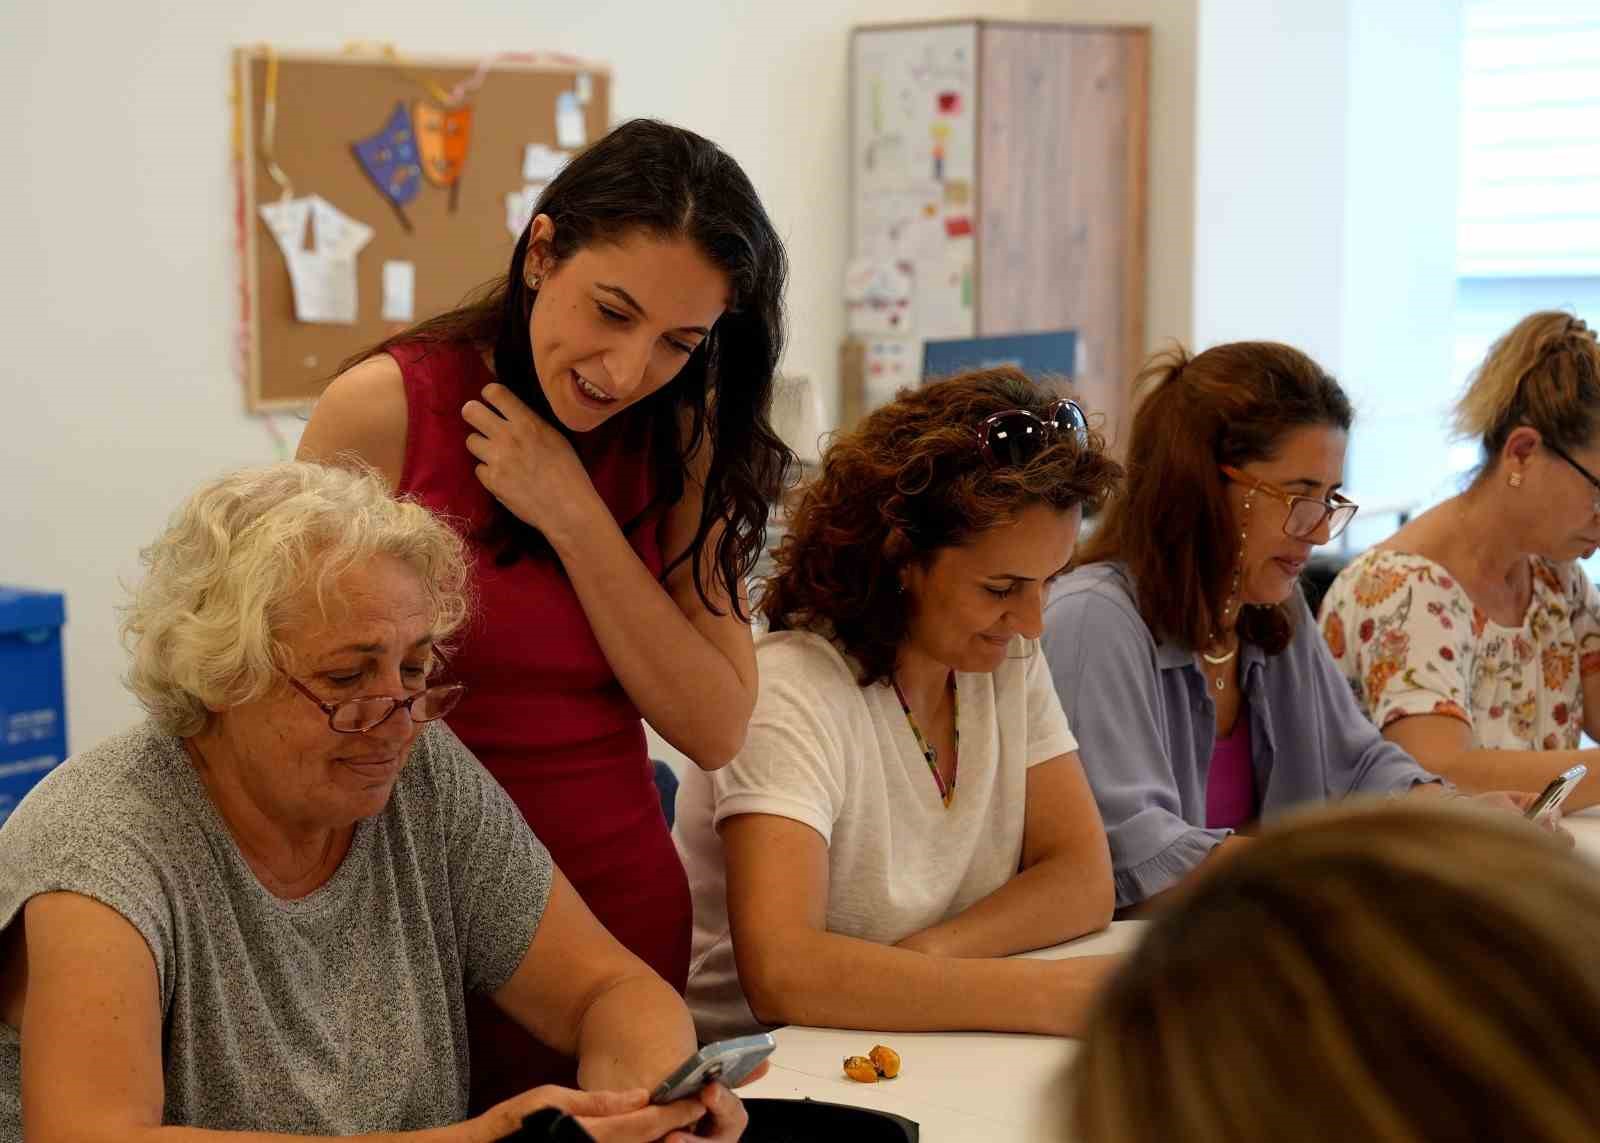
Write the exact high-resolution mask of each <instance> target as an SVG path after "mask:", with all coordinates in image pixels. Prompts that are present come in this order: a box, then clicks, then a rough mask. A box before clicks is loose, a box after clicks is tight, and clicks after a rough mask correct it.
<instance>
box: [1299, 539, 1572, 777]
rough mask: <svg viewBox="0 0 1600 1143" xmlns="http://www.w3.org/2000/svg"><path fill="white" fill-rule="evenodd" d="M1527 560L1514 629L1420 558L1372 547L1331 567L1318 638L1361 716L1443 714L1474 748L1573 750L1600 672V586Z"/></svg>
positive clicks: (1383, 719) (1381, 722) (1567, 568)
mask: <svg viewBox="0 0 1600 1143" xmlns="http://www.w3.org/2000/svg"><path fill="white" fill-rule="evenodd" d="M1529 558H1530V560H1531V561H1532V563H1533V598H1532V600H1531V601H1530V602H1529V605H1528V611H1527V614H1526V615H1525V616H1524V617H1523V621H1522V626H1521V627H1502V626H1500V625H1499V624H1498V623H1494V622H1492V621H1491V620H1490V619H1489V617H1488V616H1487V615H1485V614H1484V613H1483V612H1482V611H1479V610H1478V608H1477V607H1475V606H1474V605H1473V602H1472V600H1470V599H1469V598H1467V593H1466V592H1465V591H1463V590H1462V588H1461V585H1460V584H1458V583H1457V582H1456V580H1455V577H1453V576H1452V575H1451V574H1450V573H1449V571H1447V570H1446V569H1445V567H1444V566H1443V565H1442V564H1437V563H1434V562H1433V561H1432V560H1430V559H1427V558H1425V557H1423V556H1418V555H1412V554H1409V553H1406V552H1394V551H1388V550H1384V549H1380V548H1373V549H1371V550H1369V551H1367V552H1364V553H1363V554H1362V555H1360V556H1359V557H1357V558H1356V559H1355V560H1353V561H1352V562H1351V563H1350V565H1349V566H1348V567H1346V568H1345V569H1344V570H1343V571H1342V572H1340V573H1339V577H1338V579H1336V580H1334V582H1333V586H1332V587H1331V588H1329V590H1328V594H1327V597H1326V598H1325V599H1324V600H1323V603H1322V634H1323V638H1325V639H1326V640H1327V642H1328V649H1329V650H1330V651H1332V652H1333V658H1334V661H1335V662H1336V663H1337V664H1338V667H1339V670H1340V671H1341V672H1342V673H1343V674H1344V676H1345V679H1346V681H1347V682H1349V684H1350V688H1351V690H1353V691H1354V692H1355V696H1356V702H1357V703H1359V704H1360V705H1361V708H1362V709H1363V710H1365V711H1366V712H1367V717H1368V718H1370V719H1372V721H1373V722H1375V723H1376V724H1377V725H1378V726H1380V727H1384V726H1388V725H1389V724H1390V723H1391V722H1394V721H1395V720H1396V719H1401V718H1405V717H1406V716H1407V715H1412V714H1442V715H1447V716H1449V717H1451V718H1459V719H1460V720H1461V721H1462V722H1465V723H1466V724H1467V725H1468V726H1470V727H1471V728H1472V740H1473V746H1474V747H1477V748H1486V749H1499V750H1574V749H1576V748H1577V746H1578V740H1579V737H1580V735H1581V734H1582V733H1583V679H1584V678H1586V677H1587V676H1589V675H1592V674H1594V673H1595V672H1596V671H1600V592H1597V591H1596V590H1595V586H1594V584H1593V583H1592V582H1590V580H1589V577H1588V576H1587V575H1585V574H1584V571H1583V569H1582V568H1581V567H1579V566H1578V565H1577V564H1575V563H1569V564H1557V563H1554V562H1552V561H1550V560H1545V559H1539V558H1536V557H1529Z"/></svg>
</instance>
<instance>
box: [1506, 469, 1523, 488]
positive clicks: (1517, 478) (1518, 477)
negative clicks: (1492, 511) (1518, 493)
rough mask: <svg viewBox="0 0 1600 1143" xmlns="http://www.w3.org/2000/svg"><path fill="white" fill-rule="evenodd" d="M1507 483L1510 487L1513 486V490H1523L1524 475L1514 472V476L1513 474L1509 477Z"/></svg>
mask: <svg viewBox="0 0 1600 1143" xmlns="http://www.w3.org/2000/svg"><path fill="white" fill-rule="evenodd" d="M1506 483H1507V484H1509V485H1511V487H1513V488H1521V487H1522V473H1520V472H1513V473H1512V474H1511V475H1510V476H1509V477H1508V478H1507V479H1506Z"/></svg>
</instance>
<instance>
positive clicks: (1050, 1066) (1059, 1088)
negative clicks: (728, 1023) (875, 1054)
mask: <svg viewBox="0 0 1600 1143" xmlns="http://www.w3.org/2000/svg"><path fill="white" fill-rule="evenodd" d="M1595 824H1596V827H1597V831H1600V818H1597V819H1596V823H1595ZM1597 844H1600V838H1597ZM1145 924H1146V922H1143V921H1117V922H1115V923H1114V924H1113V925H1112V926H1111V928H1110V929H1108V930H1106V931H1105V932H1103V933H1096V934H1094V935H1093V936H1089V937H1083V938H1081V939H1079V940H1076V941H1069V942H1068V943H1067V944H1064V945H1057V946H1056V947H1055V948H1050V949H1041V950H1040V951H1038V952H1034V953H1026V954H1024V955H1025V956H1029V957H1038V958H1043V959H1058V958H1061V957H1072V956H1095V955H1099V954H1102V953H1117V952H1126V951H1127V950H1129V949H1131V948H1132V947H1133V946H1134V944H1135V943H1137V940H1138V936H1139V933H1140V932H1141V931H1142V929H1143V928H1144V925H1145ZM774 1035H775V1036H776V1038H777V1041H778V1050H777V1053H776V1054H775V1055H774V1056H773V1057H772V1069H771V1070H770V1071H769V1072H768V1073H767V1075H765V1076H764V1077H762V1078H761V1079H760V1080H758V1081H756V1082H755V1083H753V1084H750V1085H748V1086H746V1087H743V1088H740V1089H739V1094H740V1095H742V1096H749V1097H761V1098H765V1099H805V1098H810V1099H819V1100H825V1101H826V1102H828V1103H846V1104H852V1105H854V1106H857V1107H870V1108H874V1109H876V1110H879V1111H890V1112H893V1113H894V1114H896V1115H903V1116H905V1117H906V1118H907V1119H911V1120H915V1121H916V1122H917V1123H918V1124H919V1125H920V1126H921V1139H922V1140H923V1143H956V1141H961V1143H966V1141H968V1140H983V1141H984V1143H1008V1141H1014V1143H1070V1140H1071V1139H1072V1135H1071V1132H1070V1129H1069V1112H1068V1103H1067V1089H1066V1071H1067V1065H1068V1064H1069V1063H1071V1061H1072V1057H1073V1055H1074V1054H1075V1053H1076V1052H1077V1048H1078V1045H1077V1041H1075V1040H1066V1039H1061V1038H1058V1037H1055V1036H1025V1035H1017V1034H1011V1033H999V1032H858V1031H851V1030H847V1029H840V1028H805V1027H800V1026H798V1025H793V1026H790V1027H787V1028H780V1029H778V1031H777V1032H776V1033H774ZM874 1044H887V1045H888V1046H889V1047H891V1048H893V1049H894V1050H895V1051H897V1052H899V1053H900V1059H901V1064H902V1070H901V1073H900V1075H899V1077H898V1078H897V1079H894V1080H883V1081H881V1082H879V1083H875V1084H863V1083H856V1082H855V1081H854V1080H852V1079H850V1078H848V1077H847V1076H846V1075H845V1074H844V1071H843V1069H842V1067H841V1065H842V1064H843V1062H844V1058H845V1057H846V1056H864V1055H866V1054H867V1052H868V1050H870V1049H871V1048H872V1046H873V1045H874Z"/></svg>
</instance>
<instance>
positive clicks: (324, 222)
mask: <svg viewBox="0 0 1600 1143" xmlns="http://www.w3.org/2000/svg"><path fill="white" fill-rule="evenodd" d="M261 218H262V220H263V221H264V222H265V223H266V224H267V229H268V230H269V231H271V232H272V237H273V239H274V240H275V241H276V242H277V243H278V249H279V250H281V251H282V252H283V260H284V261H285V262H286V263H287V264H288V266H289V284H290V286H291V287H292V288H293V290H294V316H295V318H296V320H298V321H303V322H318V323H325V324H330V325H354V324H355V320H356V311H357V302H358V298H357V295H356V256H357V255H358V254H360V253H361V250H362V248H363V247H364V246H366V244H367V243H369V242H371V241H372V227H370V226H368V225H366V224H365V223H362V222H357V221H356V220H355V219H353V218H351V217H350V216H349V215H347V214H345V213H343V212H342V211H340V210H339V209H338V208H337V207H336V206H334V205H333V204H332V203H330V202H328V200H327V199H324V198H322V197H321V196H320V195H314V194H312V195H306V196H305V197H304V198H291V199H281V200H279V201H278V202H269V203H264V204H263V205H262V206H261ZM307 226H310V228H311V244H310V247H309V248H307V245H306V227H307Z"/></svg>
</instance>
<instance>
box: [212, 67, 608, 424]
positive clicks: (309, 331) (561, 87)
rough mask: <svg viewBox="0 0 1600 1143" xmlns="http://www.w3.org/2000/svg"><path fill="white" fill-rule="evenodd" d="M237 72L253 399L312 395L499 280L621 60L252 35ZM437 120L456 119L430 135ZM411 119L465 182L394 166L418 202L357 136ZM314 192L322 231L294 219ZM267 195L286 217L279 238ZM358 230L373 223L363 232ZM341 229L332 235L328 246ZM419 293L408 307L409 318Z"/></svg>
mask: <svg viewBox="0 0 1600 1143" xmlns="http://www.w3.org/2000/svg"><path fill="white" fill-rule="evenodd" d="M234 83H235V85H236V86H235V99H236V104H235V106H236V111H237V115H238V122H237V138H236V160H237V162H236V181H237V202H236V206H237V210H238V214H237V223H238V229H239V255H240V274H241V295H240V299H239V302H240V320H241V323H242V329H241V331H240V333H241V336H240V354H241V357H242V362H241V371H242V373H243V375H244V381H245V389H246V393H247V397H248V404H249V408H250V411H251V412H272V411H274V410H282V409H300V408H304V407H305V406H306V405H307V404H308V403H310V402H311V401H313V400H314V399H315V398H316V397H317V396H318V395H319V394H320V393H321V391H322V389H323V388H324V386H325V385H326V384H327V382H328V381H329V380H330V379H331V378H332V376H333V374H334V372H335V371H336V370H337V368H338V366H339V364H340V362H342V361H343V360H344V359H345V358H346V357H348V356H349V355H351V354H352V353H355V352H357V351H358V350H360V349H362V348H363V347H365V346H368V345H371V344H373V343H375V342H378V341H381V340H382V339H383V338H384V337H386V336H388V335H389V334H391V333H393V332H395V331H397V330H399V329H402V328H404V327H405V326H406V325H408V324H410V322H411V321H412V320H421V319H423V318H426V317H429V316H431V315H433V314H436V313H440V312H442V311H444V310H446V309H449V308H450V307H452V306H454V305H456V304H457V303H459V302H460V301H461V299H462V298H463V297H464V296H465V295H466V294H468V293H469V292H471V291H472V290H473V289H475V288H477V287H479V286H481V285H483V284H484V283H486V282H489V281H492V280H494V279H498V278H503V277H504V276H505V274H506V271H507V268H508V264H509V260H510V257H511V252H512V249H513V247H514V246H515V244H516V240H517V235H515V234H513V233H512V232H511V229H510V227H511V223H512V221H514V219H515V218H516V217H518V216H520V214H525V213H526V212H527V209H528V207H529V206H530V205H531V202H532V199H533V198H534V197H536V196H537V192H538V190H539V189H541V188H542V185H543V183H544V182H546V181H548V179H549V178H550V177H552V176H553V173H554V170H555V169H558V168H559V164H560V163H561V162H562V160H563V157H564V156H565V155H568V154H570V153H571V152H572V151H574V150H576V149H577V148H579V147H581V146H583V145H585V144H586V143H587V142H592V141H593V140H595V139H597V138H599V136H600V135H601V134H603V133H604V132H605V131H606V130H607V129H608V128H609V126H610V110H609V109H610V89H611V75H610V72H609V70H608V69H607V68H605V67H604V66H601V65H596V64H590V63H585V62H583V61H581V60H576V59H571V58H568V57H549V58H545V57H524V56H516V55H498V56H492V57H490V58H489V59H488V60H485V61H481V62H480V61H478V60H462V59H441V58H438V57H422V56H412V57H404V58H401V57H399V56H397V55H395V54H394V53H393V52H392V51H386V52H385V53H384V54H381V55H375V54H373V53H371V52H368V53H365V54H353V53H346V54H342V55H341V54H309V53H285V52H276V51H273V50H271V49H268V48H265V47H253V48H241V49H238V50H236V51H235V53H234ZM269 88H270V89H271V91H272V93H273V94H274V96H275V98H273V99H272V100H271V101H270V104H271V111H272V112H273V115H272V116H270V122H269V116H268V110H269V100H268V95H269ZM419 104H420V105H421V109H419ZM463 107H470V108H471V112H470V115H471V121H470V125H469V126H468V128H467V130H466V132H465V152H464V159H462V158H461V157H460V156H461V151H460V145H459V140H458V138H457V137H458V136H459V134H460V132H459V125H460V121H461V119H462V118H463V117H462V116H460V115H456V116H450V115H449V113H450V112H452V111H455V110H457V109H459V108H463ZM397 115H399V118H395V117H396V116H397ZM441 116H446V117H448V118H447V119H445V118H440V117H441ZM429 120H432V121H433V122H435V123H437V124H447V125H443V126H438V127H436V128H435V129H434V130H432V131H431V132H430V131H428V130H427V123H428V121H429ZM413 121H415V122H416V123H418V124H422V125H423V130H422V131H420V132H419V134H422V135H423V136H424V138H423V139H422V140H420V142H421V143H422V144H423V147H422V150H423V153H422V154H421V155H420V156H414V157H415V159H416V161H417V162H419V163H424V164H425V163H427V162H429V161H430V159H432V160H435V161H437V164H438V168H439V170H440V171H441V172H445V173H442V174H441V175H440V177H441V178H442V179H445V180H448V179H449V178H450V172H456V171H458V172H459V177H458V178H456V179H454V182H453V184H449V183H448V182H447V184H446V185H438V184H436V183H435V182H434V181H433V180H432V179H430V178H427V177H422V176H421V174H420V171H421V168H420V166H419V167H416V168H415V169H412V170H410V171H409V173H408V172H407V170H406V169H405V168H406V164H405V163H404V162H401V163H399V165H398V168H397V173H394V172H392V173H391V174H390V175H389V176H388V177H389V178H390V179H391V180H394V181H392V182H391V183H390V184H389V185H390V186H391V188H392V189H393V190H394V192H395V198H396V199H404V200H405V201H404V202H396V201H394V199H391V197H389V196H388V195H386V194H385V193H384V191H383V190H381V189H380V185H379V183H378V182H377V181H375V180H374V178H372V177H369V175H368V173H367V169H366V168H365V167H364V166H363V164H362V161H361V160H360V159H359V158H358V154H357V152H356V150H355V147H354V145H355V144H356V143H357V142H358V141H359V140H363V139H368V138H371V137H374V136H378V135H380V134H382V135H383V139H382V141H381V144H380V145H383V146H386V145H388V144H392V143H393V142H394V141H395V140H397V139H400V140H404V139H405V138H406V136H407V133H408V132H406V129H407V128H410V127H411V124H412V122H413ZM397 132H398V133H397ZM441 140H446V141H443V142H441ZM417 142H418V141H417V140H415V139H413V145H414V146H415V144H416V143H417ZM269 144H270V149H269V146H268V145H269ZM430 144H431V146H430ZM441 148H442V150H441ZM452 148H454V149H452ZM398 153H399V154H400V155H401V156H402V157H404V156H405V155H406V153H407V152H406V151H405V150H404V148H403V146H402V147H400V148H399V150H398ZM374 156H376V157H377V158H378V159H380V160H391V159H392V158H393V155H392V154H391V152H390V151H389V150H383V151H381V152H378V151H369V152H368V157H369V159H372V158H374ZM274 165H275V166H276V168H277V176H275V174H274V170H273V166H274ZM280 177H281V179H283V180H286V181H287V183H288V184H289V187H290V188H292V192H293V194H292V196H290V195H287V194H286V192H285V188H284V186H283V184H282V183H281V182H280V181H279V180H280ZM408 195H409V196H410V197H407V196H408ZM310 196H315V198H310ZM286 200H287V203H288V205H287V206H284V205H282V204H284V203H285V201H286ZM318 200H320V201H321V203H322V204H326V206H321V205H306V206H305V207H304V208H303V212H304V214H305V215H306V216H307V217H308V218H309V219H310V225H309V226H300V225H299V224H298V223H291V220H293V219H298V218H300V213H299V212H301V211H302V208H301V207H300V206H299V205H298V204H300V203H302V202H309V204H316V203H317V202H318ZM262 206H266V207H268V210H269V212H272V213H274V215H275V216H276V217H277V218H278V222H279V230H278V233H277V234H275V233H274V230H273V229H271V228H269V226H268V224H267V222H266V220H265V219H264V218H263V215H262V211H261V207H262ZM452 207H453V209H452ZM327 208H331V210H329V209H327ZM352 220H353V222H354V223H355V224H356V225H353V226H352V225H351V221H352ZM524 221H525V220H524ZM363 227H368V228H370V229H371V237H370V240H368V241H366V242H365V243H364V244H362V243H361V236H362V235H363V234H364V231H363V229H362V228H363ZM291 229H298V230H299V232H300V234H301V235H302V238H301V240H300V241H299V243H298V245H299V247H300V248H299V250H298V251H297V253H296V255H295V260H296V269H297V272H298V273H299V280H298V283H297V282H296V281H295V280H292V279H291V274H290V265H289V262H290V256H289V255H288V254H287V253H286V251H285V248H284V243H285V241H286V238H285V237H284V236H285V235H286V234H287V233H289V232H290V231H291ZM329 236H332V237H334V238H336V239H337V244H335V243H330V244H329V245H328V247H327V248H326V249H324V248H323V247H322V243H323V241H324V239H325V238H328V237H329ZM355 247H359V248H358V249H355V253H354V254H353V255H351V254H350V253H349V251H350V250H351V249H352V248H355ZM352 257H353V261H354V270H353V275H354V287H355V289H354V294H355V299H354V304H353V305H352V304H351V302H350V298H349V286H350V283H351V274H352V271H351V269H350V261H351V259H352ZM386 264H391V265H390V266H389V268H387V269H386ZM407 265H409V267H410V271H409V272H408V271H407V270H406V269H405V267H406V266H407ZM408 276H409V279H410V288H409V290H408V289H407V288H406V285H407V278H408ZM306 283H310V284H311V288H306V289H303V290H302V298H301V300H302V303H304V304H306V305H307V306H308V307H309V308H308V309H307V310H306V312H308V313H313V314H315V315H317V316H320V317H323V318H325V319H328V318H332V319H334V320H324V321H304V320H300V319H299V318H298V317H297V316H296V294H295V288H296V285H297V284H298V285H301V286H305V285H306ZM408 296H409V301H410V303H411V304H410V306H409V312H410V315H411V316H410V317H402V316H400V315H401V314H402V313H405V312H406V311H407V309H408V307H407V306H406V305H405V302H406V301H407V300H408ZM352 316H353V318H354V320H353V321H350V320H347V319H349V318H351V317H352Z"/></svg>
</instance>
